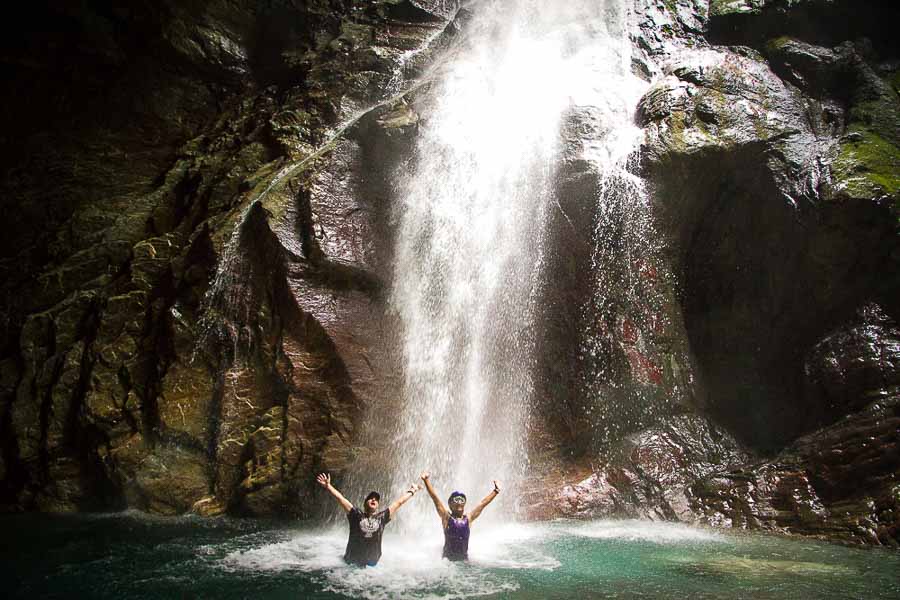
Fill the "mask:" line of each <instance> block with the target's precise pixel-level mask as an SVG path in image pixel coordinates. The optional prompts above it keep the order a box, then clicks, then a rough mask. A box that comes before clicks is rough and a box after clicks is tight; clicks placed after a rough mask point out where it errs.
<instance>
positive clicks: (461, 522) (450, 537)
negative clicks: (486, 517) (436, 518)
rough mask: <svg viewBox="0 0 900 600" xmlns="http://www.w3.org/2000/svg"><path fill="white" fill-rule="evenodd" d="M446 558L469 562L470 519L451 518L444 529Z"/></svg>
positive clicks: (465, 516)
mask: <svg viewBox="0 0 900 600" xmlns="http://www.w3.org/2000/svg"><path fill="white" fill-rule="evenodd" d="M444 558H446V559H449V560H469V517H468V516H467V515H464V516H462V517H460V518H458V519H457V518H456V517H453V516H450V517H448V518H447V526H446V527H444Z"/></svg>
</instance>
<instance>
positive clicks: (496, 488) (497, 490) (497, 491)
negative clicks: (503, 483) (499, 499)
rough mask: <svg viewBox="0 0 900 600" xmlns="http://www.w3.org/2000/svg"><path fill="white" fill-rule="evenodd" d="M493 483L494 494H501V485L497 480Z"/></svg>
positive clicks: (492, 481) (493, 480)
mask: <svg viewBox="0 0 900 600" xmlns="http://www.w3.org/2000/svg"><path fill="white" fill-rule="evenodd" d="M491 483H493V484H494V493H496V494H499V493H500V484H499V483H498V482H497V480H496V479H492V480H491Z"/></svg>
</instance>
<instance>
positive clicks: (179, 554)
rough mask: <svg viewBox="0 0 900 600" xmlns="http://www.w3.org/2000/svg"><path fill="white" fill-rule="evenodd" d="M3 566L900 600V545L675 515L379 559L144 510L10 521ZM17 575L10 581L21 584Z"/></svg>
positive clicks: (270, 586)
mask: <svg viewBox="0 0 900 600" xmlns="http://www.w3.org/2000/svg"><path fill="white" fill-rule="evenodd" d="M0 523H2V527H3V531H4V538H5V540H6V542H7V543H6V544H5V545H4V548H3V550H2V557H0V558H2V567H0V575H2V577H3V581H5V582H7V584H6V585H4V588H5V590H10V589H11V590H12V597H21V598H25V597H28V598H72V597H79V598H117V599H121V598H465V597H473V596H482V597H489V598H516V599H526V598H535V599H537V598H679V599H681V598H691V599H696V598H802V599H815V598H842V599H843V598H900V553H898V552H896V551H890V550H882V549H859V548H846V547H843V546H838V545H833V544H826V543H821V542H813V541H808V540H798V539H785V538H780V537H774V536H764V535H751V534H742V533H731V532H721V531H715V530H708V529H698V528H690V527H687V526H682V525H675V524H666V523H649V522H642V521H594V522H571V521H556V522H551V523H530V524H520V525H505V526H500V527H494V528H490V527H486V528H484V529H478V528H476V529H474V530H473V534H472V535H473V537H472V548H471V554H472V560H471V562H470V563H469V564H465V565H459V564H450V563H448V562H446V561H442V560H441V559H440V558H439V554H440V545H439V540H438V539H437V537H438V536H439V535H440V532H439V531H438V530H437V528H435V531H434V534H435V536H434V537H428V536H424V537H425V538H426V539H421V538H422V536H419V537H418V538H412V539H407V538H402V537H400V536H398V535H392V532H391V531H390V528H389V529H388V532H387V533H386V534H385V547H384V557H383V558H382V561H381V563H380V564H379V565H378V566H377V567H375V568H371V569H358V568H352V567H348V566H346V565H344V564H343V563H342V561H341V560H340V555H341V552H342V550H343V545H344V543H345V541H346V531H344V530H342V528H341V527H339V526H338V527H334V528H332V529H325V530H314V529H309V528H291V527H290V526H288V525H285V524H283V523H281V524H279V523H271V522H264V521H248V520H230V519H217V520H206V519H199V518H159V517H150V516H147V515H141V514H136V513H124V514H117V515H101V516H67V517H58V516H53V517H49V516H46V515H24V516H21V515H19V516H5V517H2V518H0ZM10 583H11V585H10Z"/></svg>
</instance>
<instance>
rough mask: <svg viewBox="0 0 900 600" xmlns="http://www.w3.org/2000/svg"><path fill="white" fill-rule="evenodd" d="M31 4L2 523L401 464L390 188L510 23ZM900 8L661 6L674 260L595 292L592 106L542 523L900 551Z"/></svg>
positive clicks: (7, 198)
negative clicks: (589, 345)
mask: <svg viewBox="0 0 900 600" xmlns="http://www.w3.org/2000/svg"><path fill="white" fill-rule="evenodd" d="M28 10H29V11H30V12H29V14H27V15H25V17H24V19H23V20H21V21H20V22H19V23H20V24H21V23H28V24H29V27H16V28H15V29H14V30H10V31H7V32H6V34H7V35H5V36H4V42H3V50H2V52H3V58H4V60H3V61H2V70H3V73H4V76H5V78H6V81H7V85H8V88H9V89H16V90H17V92H18V93H17V94H16V95H15V96H14V97H12V98H11V99H10V101H9V102H8V103H7V105H6V110H5V112H4V114H3V117H2V118H3V123H4V125H5V127H4V128H3V130H4V132H5V133H4V134H3V138H2V140H0V148H2V152H3V156H4V158H5V164H6V165H7V168H6V169H5V176H4V178H3V182H2V190H3V193H2V198H3V200H2V201H3V206H4V212H5V214H6V215H8V216H7V218H8V219H10V221H9V224H8V227H7V235H6V236H5V237H4V240H3V242H2V244H3V253H2V261H0V267H2V268H3V271H4V275H5V276H4V279H3V284H2V285H3V288H2V289H3V298H4V303H3V317H4V319H3V329H2V331H3V338H2V345H0V440H2V453H0V481H2V483H0V506H2V507H3V509H4V510H43V511H72V510H110V509H118V508H124V507H134V508H138V509H141V510H147V511H151V512H158V513H163V514H177V513H182V512H186V511H189V510H194V511H195V512H199V513H201V514H218V513H221V512H226V511H227V512H230V513H232V514H245V515H270V514H303V513H305V512H307V511H308V510H309V507H310V503H309V502H306V500H307V499H308V498H309V497H310V496H309V494H310V491H311V485H312V475H313V474H314V473H315V472H316V471H317V470H318V469H322V468H327V469H328V470H330V471H332V472H334V473H335V474H336V476H337V477H338V478H340V477H342V476H343V475H344V474H345V473H346V472H347V471H348V469H349V467H350V465H351V464H352V465H354V466H355V467H356V468H357V469H358V468H360V465H361V464H362V465H364V466H365V468H366V469H369V470H377V469H379V468H381V465H380V464H379V460H381V458H380V457H382V456H384V455H386V453H384V452H382V451H380V448H383V446H384V444H387V443H389V440H387V439H384V437H385V436H379V435H377V432H378V431H380V430H383V428H382V427H380V425H381V424H380V422H379V419H383V420H384V421H385V423H386V422H387V421H388V420H389V410H390V407H391V406H392V403H393V402H396V396H397V393H398V390H399V387H400V380H401V377H402V373H401V370H400V366H399V365H398V360H397V357H396V355H395V347H396V346H395V344H394V343H393V342H392V336H393V334H394V330H395V328H394V326H393V321H392V320H393V319H394V318H395V317H394V315H392V314H391V311H390V310H389V307H387V306H386V301H385V293H384V291H385V286H386V285H387V283H388V281H389V279H390V273H391V268H392V262H391V248H392V230H391V225H392V223H391V210H390V205H391V194H392V189H391V183H390V182H391V177H390V174H391V171H392V169H393V168H394V166H395V165H397V164H399V163H400V162H402V161H406V160H409V158H410V157H409V152H410V149H411V147H412V140H413V139H414V137H415V134H416V128H417V123H418V122H419V121H420V120H421V119H427V118H428V106H429V102H428V74H429V69H430V68H432V67H434V66H439V64H440V63H439V58H440V57H441V56H443V53H444V52H451V53H452V49H453V40H454V37H455V36H459V35H464V31H465V22H466V20H467V19H469V18H477V13H474V16H473V13H472V12H470V11H468V10H462V11H459V12H456V7H455V6H451V3H449V2H446V3H445V2H438V1H434V2H425V1H417V0H384V1H376V2H369V3H358V2H349V1H340V0H307V1H304V2H277V1H276V2H269V3H257V2H250V1H245V2H224V1H222V2H219V1H214V2H197V3H188V4H184V3H174V2H172V3H170V2H164V3H161V4H159V5H158V6H157V7H155V8H139V7H132V8H129V9H122V8H120V7H117V6H113V5H112V4H107V3H95V5H94V7H93V8H91V9H86V8H83V7H82V8H80V9H78V10H74V9H67V8H62V7H59V6H55V5H53V4H52V3H45V4H37V5H34V6H32V7H31V8H29V9H28ZM473 10H474V9H473ZM896 13H897V9H896V8H893V7H892V6H891V4H890V3H889V2H873V3H871V4H870V5H868V6H867V7H866V8H865V9H862V8H858V7H857V8H854V5H853V3H850V2H839V1H834V2H831V1H825V0H806V1H802V2H786V1H784V2H779V1H766V0H732V1H719V0H713V1H711V2H706V1H705V0H636V1H635V19H636V21H637V22H636V27H635V30H634V32H633V36H632V38H633V43H634V47H635V55H634V59H633V69H634V71H635V72H636V73H638V74H639V75H641V76H642V77H644V78H646V80H647V81H648V82H652V85H650V87H649V90H648V91H647V93H646V94H645V95H644V97H643V98H642V100H641V101H640V104H639V106H638V110H637V114H636V116H635V118H636V119H637V121H638V123H639V124H640V125H641V126H642V127H643V128H644V129H645V142H644V146H643V147H642V149H641V152H640V164H637V165H635V170H638V171H640V173H641V174H642V175H643V176H644V177H645V178H646V180H647V181H648V183H649V186H650V192H651V194H650V198H651V205H650V206H651V209H652V210H651V213H652V218H653V222H654V231H655V232H656V233H657V234H658V239H657V243H656V245H655V246H654V247H653V248H652V251H648V252H647V254H646V255H644V256H643V257H641V260H639V261H624V260H622V259H621V255H620V254H616V252H617V251H616V249H615V248H612V249H610V253H611V254H609V256H608V257H607V267H608V269H609V273H610V274H609V275H608V277H607V279H605V280H604V281H605V284H604V289H605V291H604V294H605V296H604V302H603V303H599V304H598V303H594V302H592V298H595V297H596V295H597V293H598V289H597V279H596V278H595V277H588V276H586V275H585V274H587V273H591V272H592V266H591V262H592V257H593V256H595V247H596V239H595V231H596V228H597V223H598V219H599V218H600V216H599V208H598V202H597V197H598V185H599V181H600V177H601V175H602V174H600V173H597V172H596V171H595V170H594V169H593V168H592V167H591V165H590V164H589V163H588V162H587V161H585V160H584V159H583V156H582V150H583V145H584V143H585V140H586V139H587V138H588V137H590V135H591V123H592V117H591V114H590V110H576V111H573V113H572V114H571V115H570V117H569V119H568V121H567V124H566V127H565V128H564V131H563V138H564V141H565V144H564V147H565V152H564V155H563V158H562V163H561V165H560V166H559V169H558V184H557V196H558V204H559V210H558V211H557V212H556V213H555V216H554V217H553V218H552V221H551V223H550V231H551V236H550V239H552V240H554V242H553V247H552V248H551V249H550V252H549V256H550V258H549V263H550V264H549V268H548V282H547V285H546V292H545V299H544V303H543V305H544V307H545V315H544V321H543V322H542V331H541V336H542V338H541V339H542V342H541V343H540V344H539V347H540V348H541V356H540V357H539V374H540V375H539V377H537V378H536V379H537V380H538V381H539V382H540V383H539V386H538V389H537V393H536V399H535V402H536V406H535V407H534V408H535V415H536V416H535V418H534V421H535V422H534V427H533V428H532V431H533V434H534V435H533V440H532V447H533V448H532V458H533V463H534V471H535V478H534V486H533V489H534V490H535V492H534V494H533V497H531V498H530V499H529V500H530V501H529V502H528V504H529V505H531V506H532V507H533V508H532V509H531V513H532V514H533V515H534V516H549V515H567V516H608V515H629V516H644V517H650V518H666V519H679V520H684V521H688V522H705V523H711V524H715V525H721V526H733V527H752V528H767V529H773V530H778V531H787V532H795V533H801V534H806V535H822V536H827V537H829V538H832V539H841V540H846V541H851V542H857V543H872V544H893V545H896V544H897V542H898V539H900V534H898V532H897V527H898V525H900V482H898V481H897V472H898V470H900V446H898V438H900V433H898V431H900V393H898V389H900V387H898V385H900V327H898V314H900V313H898V309H900V306H898V298H900V294H898V283H900V281H898V275H897V273H898V272H900V270H898V266H900V265H898V262H900V246H898V235H897V234H898V231H897V227H898V208H900V204H898V197H897V195H898V187H900V186H898V173H900V170H898V161H900V151H898V144H900V137H898V136H900V95H898V94H900V85H898V82H900V79H898V73H897V69H898V66H900V62H898V59H900V55H898V52H897V48H896V43H895V41H894V37H893V35H892V32H891V31H890V27H889V26H888V25H887V24H889V23H891V22H895V21H893V19H895V18H896V16H897V14H896ZM7 27H10V26H9V25H7ZM436 59H437V60H436ZM536 84H539V83H538V82H536ZM610 227H614V228H615V227H618V228H619V229H620V230H621V229H622V228H623V227H627V223H626V222H618V223H613V224H611V225H610ZM624 278H629V281H637V282H639V283H638V284H637V287H636V288H634V287H633V286H632V287H631V288H630V289H629V290H628V291H627V293H626V290H624V288H622V289H619V288H617V287H616V284H615V282H617V281H622V280H624ZM635 290H636V291H635ZM636 297H637V298H640V299H641V301H640V302H634V298H636ZM588 336H590V337H591V339H592V340H593V343H594V344H595V346H594V347H595V349H596V352H594V353H593V354H591V355H587V354H586V353H585V352H584V347H585V345H584V344H585V339H586V337H588ZM600 367H602V369H601V368H600ZM365 420H368V421H369V423H368V425H369V426H368V427H367V428H366V429H364V428H362V427H361V423H362V422H363V421H365ZM366 431H368V432H369V434H371V433H372V432H375V434H374V435H369V434H366V433H365V432H366Z"/></svg>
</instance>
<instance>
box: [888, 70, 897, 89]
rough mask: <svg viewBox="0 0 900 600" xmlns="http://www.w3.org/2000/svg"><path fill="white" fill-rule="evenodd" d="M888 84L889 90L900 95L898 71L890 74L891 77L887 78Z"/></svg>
mask: <svg viewBox="0 0 900 600" xmlns="http://www.w3.org/2000/svg"><path fill="white" fill-rule="evenodd" d="M888 82H889V83H890V84H891V89H893V90H894V92H896V93H897V94H898V95H900V69H898V70H896V71H894V72H893V73H891V76H890V77H888Z"/></svg>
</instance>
